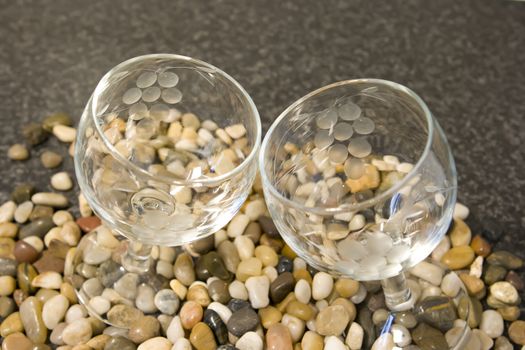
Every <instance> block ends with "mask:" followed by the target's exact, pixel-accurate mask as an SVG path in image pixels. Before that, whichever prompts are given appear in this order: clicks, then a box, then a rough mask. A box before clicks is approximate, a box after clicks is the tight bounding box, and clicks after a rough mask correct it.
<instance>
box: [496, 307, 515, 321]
mask: <svg viewBox="0 0 525 350" xmlns="http://www.w3.org/2000/svg"><path fill="white" fill-rule="evenodd" d="M498 313H499V314H500V315H501V317H503V319H504V320H505V321H516V320H517V319H518V317H519V316H520V313H521V311H520V308H519V307H517V306H506V307H500V308H498Z"/></svg>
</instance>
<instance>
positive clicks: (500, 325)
mask: <svg viewBox="0 0 525 350" xmlns="http://www.w3.org/2000/svg"><path fill="white" fill-rule="evenodd" d="M504 326H505V325H504V322H503V317H502V316H501V314H500V313H499V312H497V311H495V310H485V311H483V314H481V323H480V325H479V329H481V330H482V331H483V332H485V333H486V334H487V335H488V336H489V337H491V338H493V339H495V338H497V337H499V336H501V335H502V334H503V330H504V328H505V327H504Z"/></svg>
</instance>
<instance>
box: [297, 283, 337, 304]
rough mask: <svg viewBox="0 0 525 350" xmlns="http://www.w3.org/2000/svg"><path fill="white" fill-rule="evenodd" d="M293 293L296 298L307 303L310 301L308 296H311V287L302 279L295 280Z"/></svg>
mask: <svg viewBox="0 0 525 350" xmlns="http://www.w3.org/2000/svg"><path fill="white" fill-rule="evenodd" d="M294 293H295V297H296V298H297V300H298V301H299V302H301V303H303V304H308V303H309V302H310V298H311V297H312V289H311V287H310V284H309V283H308V282H306V280H303V279H301V280H299V281H297V283H296V284H295V287H294ZM339 295H341V293H339ZM341 296H343V295H341Z"/></svg>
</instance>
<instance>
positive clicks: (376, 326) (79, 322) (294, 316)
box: [0, 119, 525, 350]
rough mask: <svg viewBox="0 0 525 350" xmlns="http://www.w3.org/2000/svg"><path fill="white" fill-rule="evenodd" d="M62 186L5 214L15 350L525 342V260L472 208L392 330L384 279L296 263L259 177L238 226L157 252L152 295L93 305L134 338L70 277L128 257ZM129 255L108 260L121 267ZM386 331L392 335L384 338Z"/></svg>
mask: <svg viewBox="0 0 525 350" xmlns="http://www.w3.org/2000/svg"><path fill="white" fill-rule="evenodd" d="M46 120H47V119H46ZM46 120H44V125H45V124H46ZM69 124H70V122H69ZM58 125H63V126H66V127H68V128H70V126H68V125H64V124H58ZM40 127H41V129H42V132H43V133H45V135H47V133H48V132H47V131H45V130H44V129H43V128H42V126H41V125H40ZM55 129H56V127H53V129H52V130H53V131H54V130H55ZM59 129H60V128H59ZM71 129H72V130H73V131H74V129H73V128H71ZM35 134H37V133H30V135H35ZM30 137H33V136H30ZM46 137H47V136H46ZM57 137H58V136H57ZM68 140H70V141H68V142H72V141H73V140H74V137H73V139H71V138H69V139H68ZM28 153H30V152H28ZM9 155H10V156H11V155H12V152H9ZM42 158H43V157H42ZM50 158H52V157H50ZM59 165H60V162H58V165H56V166H59ZM50 168H52V167H50ZM64 174H65V175H64ZM53 179H54V180H53ZM50 182H51V184H52V186H53V188H55V189H56V192H52V193H47V192H36V190H35V188H34V187H33V186H31V185H28V184H22V185H18V186H16V187H15V188H14V190H13V192H12V200H10V201H8V202H6V203H3V204H2V205H1V206H0V317H1V319H2V323H1V324H0V335H1V336H2V350H47V349H51V348H56V349H60V350H90V349H96V350H102V349H103V350H117V349H118V350H135V349H139V350H170V349H171V350H191V349H197V350H208V349H210V350H211V349H219V350H234V349H238V350H262V349H272V350H277V349H279V350H300V349H302V350H319V349H327V350H339V349H341V350H343V349H351V350H357V349H367V348H372V349H374V350H381V349H399V348H403V349H409V350H416V349H421V350H430V349H446V348H448V344H449V343H451V342H454V341H455V339H457V337H459V336H460V333H461V330H463V329H464V325H465V324H467V325H468V326H469V327H470V329H471V330H470V329H469V330H468V331H467V332H468V334H467V336H468V339H467V342H466V344H465V345H464V347H463V348H464V349H469V350H470V349H472V350H478V349H479V350H481V349H491V348H494V349H498V350H507V349H509V350H510V349H513V347H514V346H525V321H521V320H519V319H518V318H519V316H520V303H521V299H520V296H519V293H520V292H521V291H523V288H524V282H523V280H522V279H521V278H520V276H519V274H518V273H516V272H515V270H518V269H520V268H522V266H523V261H522V259H520V258H519V257H517V256H515V255H514V254H512V253H510V252H507V251H492V245H491V243H489V241H488V240H486V239H485V238H483V237H482V236H480V235H473V234H472V232H471V230H470V228H469V227H468V225H467V224H466V223H465V221H464V220H465V219H466V217H467V216H468V209H467V208H466V207H464V206H462V205H458V206H457V207H456V211H455V218H454V223H453V224H452V225H451V227H450V230H449V232H448V234H447V236H445V237H444V238H443V240H442V241H441V243H440V244H439V245H438V247H437V248H436V249H435V250H434V251H433V253H432V255H431V257H429V259H428V260H426V261H423V262H421V263H420V264H418V265H416V266H414V267H413V268H412V269H411V271H410V272H409V273H408V274H407V275H408V279H409V285H410V287H411V289H412V292H413V293H414V294H415V296H416V298H417V307H416V311H415V313H411V312H406V313H403V314H398V315H397V317H396V319H395V320H392V317H390V313H389V312H388V310H387V309H386V306H385V300H384V295H383V293H382V291H381V288H380V284H379V283H378V282H359V281H355V280H352V279H349V278H338V279H335V278H333V277H332V276H330V275H329V274H327V273H324V272H318V271H315V270H314V269H312V268H311V267H309V266H308V265H307V264H306V263H305V262H304V261H303V260H302V259H300V258H298V257H297V256H296V254H295V253H294V252H293V251H292V250H291V249H290V247H289V246H287V245H286V244H285V243H284V242H283V240H282V239H281V237H280V235H279V233H278V232H277V229H276V227H275V225H274V224H273V222H272V220H271V219H270V218H269V216H268V212H267V208H266V205H265V202H264V199H263V195H262V188H261V183H260V182H259V181H256V183H255V184H254V186H253V191H252V193H251V195H250V197H249V198H248V200H247V201H246V203H245V204H244V205H243V207H242V209H241V211H240V212H239V213H238V214H237V215H236V216H235V217H234V218H233V219H232V220H231V221H230V223H229V224H228V225H227V226H226V227H224V229H222V230H220V231H218V232H216V233H215V234H214V235H212V236H210V237H208V238H204V239H201V240H199V241H197V242H194V243H192V244H190V245H188V246H187V247H185V249H182V248H168V247H155V248H154V249H153V252H152V257H153V258H154V259H155V260H156V261H157V264H156V266H155V268H156V271H157V275H158V278H157V282H160V283H157V282H156V283H151V284H150V285H149V289H147V288H144V284H139V283H135V282H134V281H133V280H134V278H133V277H132V276H129V275H124V276H119V277H118V282H121V284H123V285H124V284H125V287H126V288H122V289H123V290H122V291H123V292H128V294H129V295H127V296H124V297H123V296H121V295H120V294H119V297H118V300H119V302H115V300H114V299H111V298H112V297H113V298H114V297H115V294H114V293H113V294H112V295H108V293H111V292H106V294H104V292H103V291H101V294H100V295H93V297H92V298H91V299H90V301H89V306H90V309H91V310H93V309H94V310H98V311H99V314H102V315H105V316H106V317H107V318H108V319H110V320H111V321H112V322H113V323H114V324H117V325H119V326H121V327H124V328H121V327H115V326H107V325H106V324H104V323H103V322H102V321H100V320H99V318H98V317H97V315H96V314H93V315H90V314H89V313H88V310H87V308H86V307H84V306H83V305H81V304H79V303H78V298H77V294H76V293H75V288H74V287H73V285H72V283H70V282H71V281H69V280H68V279H67V278H64V270H67V269H72V268H74V267H73V261H72V259H73V256H74V252H75V249H76V246H77V245H78V244H79V241H80V239H81V238H82V237H90V236H89V235H91V236H95V235H96V237H97V238H102V239H103V241H104V242H106V243H107V244H109V246H112V245H113V247H114V248H115V247H117V246H118V245H119V244H121V242H120V241H118V239H117V238H118V237H117V236H115V235H114V234H113V232H111V230H109V229H108V228H106V227H105V226H103V225H101V222H100V220H99V219H98V218H97V217H96V216H94V215H93V213H92V211H91V209H90V208H89V206H88V205H87V203H86V202H85V200H84V199H83V197H82V195H81V194H79V196H78V198H79V201H78V206H79V212H80V216H79V217H77V218H75V217H74V216H73V214H72V212H73V207H72V206H71V203H69V201H68V200H67V198H66V196H64V194H63V193H61V192H60V191H68V188H69V189H70V188H71V186H70V183H72V181H71V177H70V176H69V175H67V172H62V171H60V172H59V173H58V174H57V175H53V176H52V177H51V179H50ZM53 183H54V184H53ZM118 252H119V249H114V250H113V251H112V253H111V255H110V257H108V258H107V259H105V260H104V262H103V263H105V262H109V263H108V264H111V261H114V260H116V261H118V258H119V254H118ZM95 265H96V264H95ZM90 270H91V271H90ZM95 270H100V268H98V269H97V268H96V269H95ZM447 270H451V271H453V272H447ZM82 271H83V273H87V274H88V275H89V274H90V273H91V274H92V273H95V274H96V273H97V272H96V271H93V268H92V267H90V266H84V267H83V269H82ZM458 277H459V278H458ZM459 281H462V282H463V283H464V285H465V287H466V291H467V294H468V295H463V294H461V292H460V285H461V284H460V283H459ZM73 282H74V281H73ZM124 289H125V290H124ZM139 298H140V301H139V302H138V299H139ZM138 306H140V308H139V307H138ZM467 310H470V312H467ZM385 324H389V326H387V327H386V329H388V330H389V331H388V332H385V334H383V335H380V334H381V333H380V332H381V330H382V329H383V328H385ZM377 337H379V340H378V341H375V339H376V338H377Z"/></svg>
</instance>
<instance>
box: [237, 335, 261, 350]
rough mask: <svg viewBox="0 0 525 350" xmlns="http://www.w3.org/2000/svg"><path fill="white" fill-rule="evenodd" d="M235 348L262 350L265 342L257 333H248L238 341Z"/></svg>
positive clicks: (240, 349)
mask: <svg viewBox="0 0 525 350" xmlns="http://www.w3.org/2000/svg"><path fill="white" fill-rule="evenodd" d="M235 347H236V348H237V349H239V350H262V349H263V341H262V339H261V337H260V336H259V335H258V334H257V333H255V332H246V333H244V334H243V335H242V337H240V338H239V340H237V342H236V343H235Z"/></svg>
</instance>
